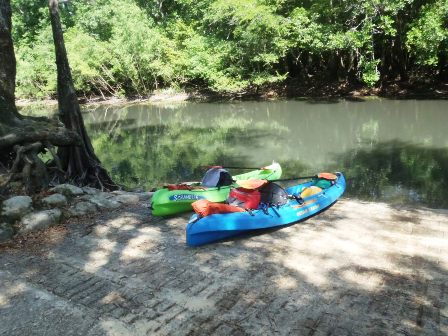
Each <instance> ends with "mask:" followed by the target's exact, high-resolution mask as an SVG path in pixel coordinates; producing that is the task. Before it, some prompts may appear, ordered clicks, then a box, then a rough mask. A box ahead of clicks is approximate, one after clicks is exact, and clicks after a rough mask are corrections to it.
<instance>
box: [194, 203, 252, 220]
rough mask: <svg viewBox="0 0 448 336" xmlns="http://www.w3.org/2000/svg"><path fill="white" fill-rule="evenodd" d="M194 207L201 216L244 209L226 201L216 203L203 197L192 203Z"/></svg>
mask: <svg viewBox="0 0 448 336" xmlns="http://www.w3.org/2000/svg"><path fill="white" fill-rule="evenodd" d="M191 206H192V207H193V210H194V211H195V212H196V213H197V214H198V215H199V216H201V217H206V216H210V215H213V214H219V213H229V212H243V211H244V209H243V208H240V207H237V206H234V205H229V204H225V203H215V202H210V201H209V200H206V199H203V200H199V201H196V202H193V204H191Z"/></svg>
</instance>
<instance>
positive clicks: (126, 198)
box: [112, 194, 140, 204]
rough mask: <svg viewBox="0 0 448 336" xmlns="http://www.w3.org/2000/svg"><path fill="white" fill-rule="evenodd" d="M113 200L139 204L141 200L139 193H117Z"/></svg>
mask: <svg viewBox="0 0 448 336" xmlns="http://www.w3.org/2000/svg"><path fill="white" fill-rule="evenodd" d="M112 200H114V201H117V202H120V203H123V204H137V203H138V201H139V200H140V199H139V197H138V195H132V194H121V195H117V196H115V197H114V198H112Z"/></svg>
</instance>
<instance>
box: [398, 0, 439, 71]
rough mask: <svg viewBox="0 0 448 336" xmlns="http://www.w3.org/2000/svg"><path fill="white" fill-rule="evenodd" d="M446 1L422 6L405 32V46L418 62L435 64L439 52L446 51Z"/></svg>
mask: <svg viewBox="0 0 448 336" xmlns="http://www.w3.org/2000/svg"><path fill="white" fill-rule="evenodd" d="M447 23H448V1H447V0H440V1H436V2H434V3H432V4H428V5H425V6H423V7H422V10H421V16H420V17H419V18H418V19H417V20H416V21H415V22H414V23H413V24H412V28H411V29H410V30H409V32H408V34H407V47H408V48H409V51H410V52H411V53H412V54H413V55H415V57H416V58H417V61H418V62H419V63H420V64H424V65H429V66H437V64H438V61H439V55H440V53H441V52H444V53H447V52H448V43H447V42H448V28H447Z"/></svg>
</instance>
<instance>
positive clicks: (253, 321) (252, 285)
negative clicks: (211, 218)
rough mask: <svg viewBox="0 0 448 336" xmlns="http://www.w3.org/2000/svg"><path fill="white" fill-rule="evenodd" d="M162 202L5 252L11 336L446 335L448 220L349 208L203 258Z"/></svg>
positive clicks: (54, 231)
mask: <svg viewBox="0 0 448 336" xmlns="http://www.w3.org/2000/svg"><path fill="white" fill-rule="evenodd" d="M148 206H149V200H147V201H139V202H138V203H136V204H133V205H129V206H126V207H122V208H119V209H115V210H108V211H104V212H97V213H94V214H90V215H89V216H87V217H78V218H75V219H71V220H69V221H67V222H65V224H64V225H63V226H58V227H52V228H50V229H48V230H46V231H42V232H39V233H34V234H29V235H27V236H23V238H21V239H16V240H15V241H14V242H13V243H12V244H10V245H9V246H4V247H3V248H1V249H0V265H1V266H2V267H1V270H0V311H1V314H0V334H5V335H6V334H7V335H10V336H14V335H23V334H27V333H29V332H30V331H31V330H32V333H33V334H36V335H42V334H45V335H62V334H64V335H66V334H67V335H68V334H71V335H90V336H93V335H123V334H126V335H145V334H151V335H168V334H177V335H200V334H204V335H223V334H225V335H230V334H232V335H234V334H235V335H236V334H238V335H260V334H275V333H278V334H281V335H286V334H291V333H294V334H297V335H310V334H314V335H318V334H319V335H320V334H329V333H332V334H338V335H349V334H350V335H373V334H375V335H377V334H406V335H417V334H419V335H442V334H446V333H448V310H447V308H448V296H447V295H446V293H445V292H446V279H447V277H448V212H447V211H446V210H431V209H427V208H417V209H415V208H407V207H400V208H397V207H393V206H391V205H388V204H385V203H370V202H360V201H357V200H352V199H342V200H341V201H340V202H338V203H337V204H336V205H335V206H334V207H332V208H330V209H329V210H327V211H326V212H324V213H322V214H321V215H319V216H316V217H314V218H311V219H309V220H307V221H305V222H303V223H301V224H296V225H292V226H290V227H286V228H283V229H280V230H275V231H270V232H264V233H262V234H258V235H251V236H246V237H241V238H238V239H233V240H229V241H226V242H221V243H216V244H211V245H208V246H204V247H201V248H190V247H188V246H186V245H185V223H186V221H187V219H188V217H189V214H186V215H183V216H179V217H176V218H171V219H161V218H154V217H152V216H151V215H150V211H149V209H148Z"/></svg>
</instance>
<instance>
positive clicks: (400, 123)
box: [84, 99, 448, 207]
mask: <svg viewBox="0 0 448 336" xmlns="http://www.w3.org/2000/svg"><path fill="white" fill-rule="evenodd" d="M446 111H448V101H443V100H438V101H432V100H384V99H373V100H355V101H352V100H331V101H328V100H324V101H320V100H313V101H311V100H287V101H276V102H235V103H181V104H172V105H148V104H132V105H121V106H116V105H115V106H109V107H106V106H97V107H90V108H87V109H85V114H84V118H85V122H86V124H87V128H88V131H89V134H90V135H91V138H92V140H93V144H94V147H95V150H96V152H97V154H98V156H99V157H100V159H101V160H102V161H103V163H104V164H105V166H106V167H107V168H108V169H109V170H110V171H111V172H112V175H113V177H114V178H115V179H116V180H117V181H119V182H120V183H123V184H126V185H129V186H136V185H142V186H145V187H147V188H151V187H154V186H156V185H160V184H163V183H166V182H177V181H182V180H195V179H198V178H200V177H201V176H202V174H203V172H204V168H203V167H202V166H203V165H207V164H227V165H240V166H241V165H246V166H262V165H265V164H267V163H270V162H271V161H272V160H277V161H279V162H280V163H281V164H282V166H283V167H284V176H288V177H289V176H297V175H301V174H305V175H309V174H310V173H314V172H316V171H322V170H335V169H336V170H342V171H344V172H345V173H346V175H347V179H348V181H349V187H348V192H347V194H348V195H352V196H356V197H362V198H369V199H386V200H389V201H390V200H392V199H394V200H398V201H405V202H409V201H413V202H414V201H417V202H423V203H426V204H429V205H432V206H444V207H446V206H448V204H447V196H448V195H447V191H446V190H448V189H447V188H446V187H447V183H448V182H447V181H448V177H447V171H448V166H447V159H446V157H447V150H448V133H447V132H446V125H448V113H446Z"/></svg>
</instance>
